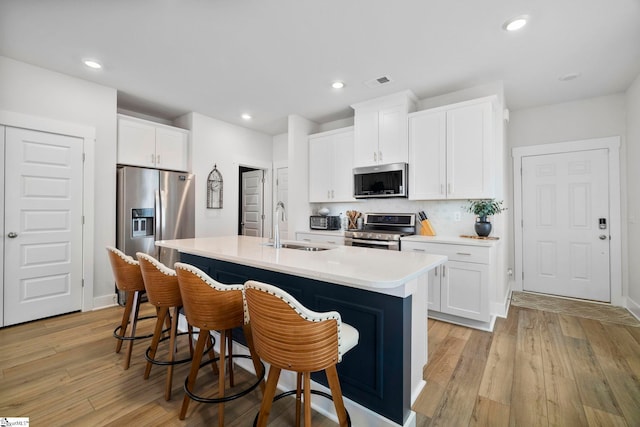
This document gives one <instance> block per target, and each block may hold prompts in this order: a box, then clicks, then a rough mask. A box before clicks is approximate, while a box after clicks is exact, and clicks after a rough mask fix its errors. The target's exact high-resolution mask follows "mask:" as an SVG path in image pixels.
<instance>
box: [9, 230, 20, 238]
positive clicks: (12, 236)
mask: <svg viewBox="0 0 640 427" xmlns="http://www.w3.org/2000/svg"><path fill="white" fill-rule="evenodd" d="M7 237H8V238H10V239H15V238H16V237H18V233H14V232H13V231H12V232H10V233H9V234H7Z"/></svg>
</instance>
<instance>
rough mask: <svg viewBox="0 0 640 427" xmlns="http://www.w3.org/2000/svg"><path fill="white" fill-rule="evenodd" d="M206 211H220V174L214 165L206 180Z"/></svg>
mask: <svg viewBox="0 0 640 427" xmlns="http://www.w3.org/2000/svg"><path fill="white" fill-rule="evenodd" d="M207 209H222V174H221V173H220V172H219V171H218V165H216V164H214V165H213V170H212V171H211V172H210V173H209V178H208V179H207Z"/></svg>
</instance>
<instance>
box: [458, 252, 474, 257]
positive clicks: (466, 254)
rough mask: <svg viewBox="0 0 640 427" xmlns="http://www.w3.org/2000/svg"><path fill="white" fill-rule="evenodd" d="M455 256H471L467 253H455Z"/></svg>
mask: <svg viewBox="0 0 640 427" xmlns="http://www.w3.org/2000/svg"><path fill="white" fill-rule="evenodd" d="M456 255H465V256H471V254H470V253H468V252H456Z"/></svg>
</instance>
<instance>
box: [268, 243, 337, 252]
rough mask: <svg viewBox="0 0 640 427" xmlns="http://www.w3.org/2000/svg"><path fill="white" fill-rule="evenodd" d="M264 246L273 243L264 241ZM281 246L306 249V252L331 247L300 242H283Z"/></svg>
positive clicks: (324, 249) (300, 249)
mask: <svg viewBox="0 0 640 427" xmlns="http://www.w3.org/2000/svg"><path fill="white" fill-rule="evenodd" d="M265 246H273V243H265ZM282 247H283V248H286V249H296V250H299V251H307V252H319V251H326V250H329V249H333V248H332V247H324V246H310V245H306V244H300V243H283V244H282Z"/></svg>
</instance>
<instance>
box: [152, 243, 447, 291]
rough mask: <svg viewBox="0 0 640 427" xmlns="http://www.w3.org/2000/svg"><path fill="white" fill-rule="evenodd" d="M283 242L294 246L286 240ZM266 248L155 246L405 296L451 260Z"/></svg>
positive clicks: (406, 254)
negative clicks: (410, 285)
mask: <svg viewBox="0 0 640 427" xmlns="http://www.w3.org/2000/svg"><path fill="white" fill-rule="evenodd" d="M282 243H294V241H291V240H283V241H282ZM297 243H301V244H305V242H297ZM267 244H268V239H266V238H261V237H249V236H224V237H201V238H194V239H180V240H161V241H158V242H156V245H158V246H163V247H167V248H172V249H177V250H178V251H179V252H184V253H188V254H193V255H200V256H203V257H206V258H212V259H217V260H221V261H228V262H233V263H236V264H242V265H247V266H251V267H256V268H261V269H264V270H271V271H278V272H281V273H285V274H291V275H294V276H301V277H307V278H310V279H316V280H321V281H325V282H330V283H337V284H341V285H346V286H350V287H355V288H360V289H365V290H369V291H374V292H379V293H384V294H389V295H396V296H402V297H405V296H407V295H410V294H412V293H413V292H414V291H415V290H412V289H406V288H405V286H404V285H405V284H407V283H408V282H410V281H412V279H414V278H417V277H418V276H420V275H422V274H424V273H426V272H427V271H429V270H431V269H433V268H435V267H436V266H438V265H440V264H443V263H445V262H446V261H447V257H446V256H442V255H431V254H425V253H419V252H395V251H385V250H380V249H373V248H359V247H351V246H334V245H327V244H320V243H316V244H313V246H323V247H330V248H332V249H330V250H326V251H317V252H310V251H302V250H297V249H288V248H280V249H275V248H273V247H272V246H267ZM306 244H307V245H308V243H306Z"/></svg>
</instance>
